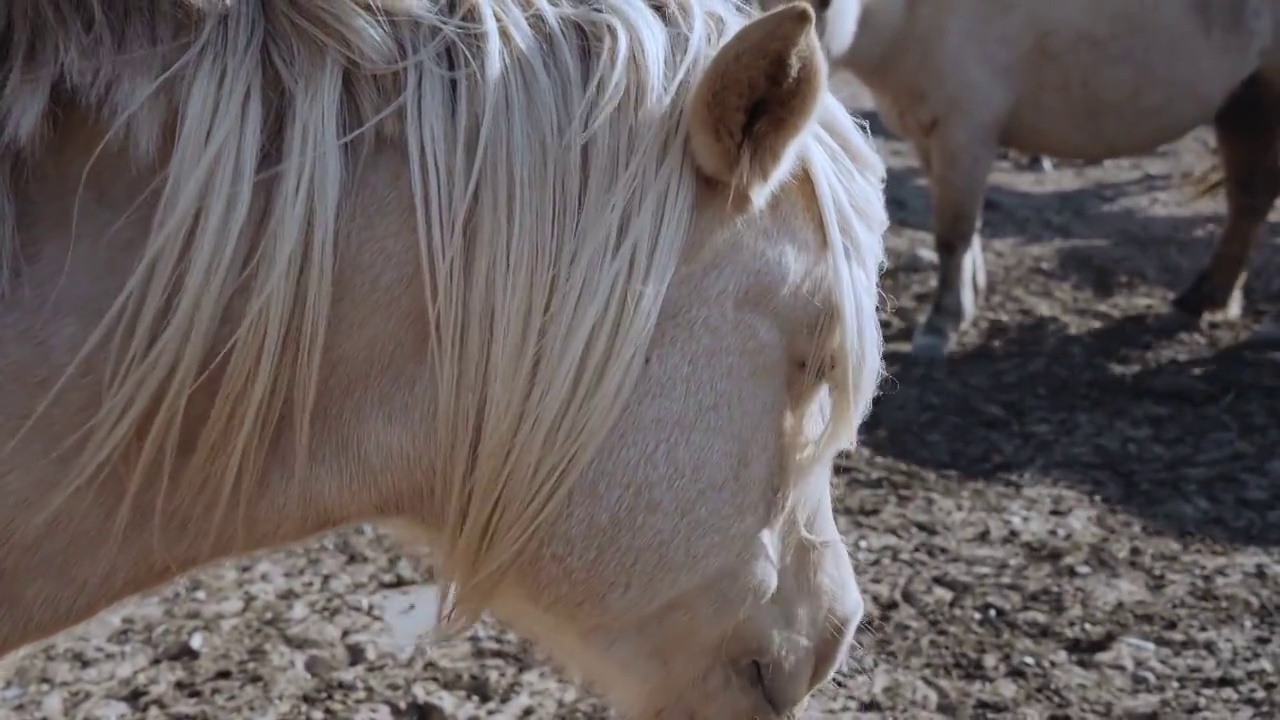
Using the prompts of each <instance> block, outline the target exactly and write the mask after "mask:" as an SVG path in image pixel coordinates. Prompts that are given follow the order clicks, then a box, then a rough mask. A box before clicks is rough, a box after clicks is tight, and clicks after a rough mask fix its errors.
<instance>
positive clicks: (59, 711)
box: [40, 690, 67, 720]
mask: <svg viewBox="0 0 1280 720" xmlns="http://www.w3.org/2000/svg"><path fill="white" fill-rule="evenodd" d="M62 695H63V693H62V691H61V690H50V691H49V693H48V694H46V695H45V696H44V699H43V700H41V701H40V713H41V715H43V716H44V718H45V720H61V719H62V718H64V717H66V716H67V708H66V701H64V700H63V699H62Z"/></svg>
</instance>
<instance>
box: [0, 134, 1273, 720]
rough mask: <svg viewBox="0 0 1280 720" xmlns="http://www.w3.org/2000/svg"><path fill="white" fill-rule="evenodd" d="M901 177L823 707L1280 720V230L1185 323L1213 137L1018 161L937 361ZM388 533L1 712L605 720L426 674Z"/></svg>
mask: <svg viewBox="0 0 1280 720" xmlns="http://www.w3.org/2000/svg"><path fill="white" fill-rule="evenodd" d="M880 142H881V147H882V148H883V150H884V152H885V154H886V156H887V158H888V159H889V162H890V164H891V167H892V174H891V177H890V181H889V193H890V209H891V212H892V215H893V220H894V223H895V226H894V228H893V230H892V232H891V235H890V237H889V243H890V248H889V253H890V259H891V267H890V269H889V270H888V271H887V273H886V275H885V278H884V289H885V292H886V294H887V295H888V297H889V298H890V299H891V302H890V304H889V307H888V308H886V311H885V313H884V315H883V322H884V325H885V328H886V333H887V338H888V341H889V352H888V358H887V360H888V368H889V371H890V374H891V379H890V380H889V381H887V382H886V385H885V394H884V395H883V396H882V397H881V398H880V399H879V400H878V403H877V407H876V409H875V412H874V415H873V416H872V418H871V419H870V421H869V424H868V426H867V427H866V430H865V433H864V447H862V448H861V449H860V450H859V451H858V452H857V453H856V455H855V456H854V457H853V458H851V459H850V462H849V463H848V465H849V467H848V468H847V470H846V472H845V473H844V474H843V476H842V477H841V479H840V481H839V494H838V504H839V505H838V510H839V512H840V514H841V519H842V522H843V525H844V527H843V529H844V530H845V532H846V533H847V535H846V537H847V538H848V541H849V543H850V548H851V549H852V551H853V552H854V555H855V559H856V564H857V568H858V571H859V574H860V576H861V578H862V582H863V586H864V590H865V592H866V595H867V597H868V601H869V604H870V612H869V619H868V623H867V627H866V628H865V629H864V631H863V633H862V635H861V637H862V642H863V645H864V651H863V652H861V653H860V654H859V655H858V657H856V658H854V661H853V662H852V663H851V665H850V667H849V669H848V671H847V672H846V673H845V674H842V675H841V676H839V677H838V678H837V680H836V681H835V682H834V683H832V684H831V685H830V686H829V687H827V688H825V689H824V690H823V692H822V694H821V696H820V697H819V698H817V701H816V702H815V704H814V707H813V710H814V711H815V712H816V713H817V714H818V715H819V716H820V717H866V718H911V719H915V718H928V717H948V718H950V717H970V718H995V717H1008V718H1046V719H1047V718H1083V717H1106V718H1117V717H1131V718H1157V717H1159V718H1172V717H1206V718H1249V717H1256V718H1276V717H1280V455H1278V454H1277V452H1276V450H1275V448H1276V446H1277V442H1280V354H1275V353H1273V354H1268V353H1266V352H1262V351H1247V350H1241V349H1239V348H1235V347H1233V346H1234V345H1235V344H1236V343H1237V342H1238V341H1240V340H1242V339H1244V338H1245V337H1246V335H1247V333H1248V331H1249V330H1250V329H1251V328H1252V327H1254V326H1255V325H1256V323H1257V321H1258V319H1259V317H1260V316H1261V314H1262V313H1263V311H1264V310H1266V309H1273V310H1274V309H1278V307H1277V306H1280V274H1278V273H1277V271H1278V270H1280V263H1278V260H1280V249H1278V248H1277V245H1276V242H1275V235H1276V232H1275V228H1274V227H1273V228H1271V237H1270V238H1269V240H1268V245H1267V246H1266V247H1265V248H1263V249H1262V250H1261V251H1260V253H1259V255H1258V256H1257V258H1256V259H1255V262H1254V266H1253V267H1254V277H1255V280H1254V282H1253V284H1252V286H1251V288H1250V293H1249V307H1248V310H1247V313H1248V317H1247V318H1246V319H1245V320H1243V321H1240V322H1229V323H1218V324H1214V325H1211V326H1209V327H1208V328H1206V329H1205V330H1203V331H1197V332H1191V333H1183V334H1180V335H1172V334H1169V333H1168V332H1166V331H1164V330H1162V329H1161V327H1162V326H1161V325H1160V324H1158V323H1156V322H1155V319H1156V318H1157V317H1158V316H1159V315H1160V313H1162V312H1163V311H1164V309H1165V308H1166V307H1167V305H1166V304H1167V302H1168V300H1169V298H1170V297H1171V296H1172V294H1173V293H1174V292H1176V291H1178V290H1180V289H1181V287H1182V286H1183V284H1184V283H1186V282H1188V281H1189V280H1190V279H1191V277H1192V276H1193V274H1194V272H1195V271H1196V270H1197V269H1198V268H1199V266H1200V263H1202V262H1203V261H1204V259H1205V258H1206V257H1207V255H1208V253H1209V252H1210V249H1211V247H1212V243H1213V239H1214V237H1215V233H1216V231H1217V228H1218V227H1219V223H1220V220H1221V203H1222V200H1221V198H1220V197H1215V198H1209V199H1205V200H1201V201H1198V202H1194V203H1193V202H1190V201H1189V194H1188V192H1187V190H1186V188H1185V186H1184V185H1183V183H1184V181H1185V179H1186V178H1187V177H1188V176H1189V175H1190V174H1191V173H1193V172H1195V171H1197V170H1199V169H1200V168H1201V167H1203V163H1205V162H1207V161H1209V160H1210V159H1211V157H1212V139H1211V136H1210V135H1209V134H1208V133H1207V132H1206V131H1204V130H1201V131H1198V132H1196V133H1195V134H1193V135H1192V136H1190V137H1188V138H1186V139H1184V140H1183V141H1181V142H1179V143H1176V144H1173V145H1170V146H1167V147H1164V148H1161V149H1160V150H1159V151H1158V152H1156V153H1154V154H1152V155H1149V156H1145V157H1140V158H1130V159H1121V160H1115V161H1111V162H1106V163H1102V164H1097V165H1092V166H1085V165H1081V164H1078V163H1069V162H1060V163H1058V165H1057V167H1056V169H1054V170H1052V171H1047V172H1046V171H1043V170H1041V169H1039V168H1030V167H1028V166H1027V163H1025V162H1024V161H1022V160H1020V159H1019V160H1008V159H1006V160H1002V161H1001V162H1000V164H999V166H998V168H997V170H996V172H995V174H994V175H993V177H992V184H991V190H990V194H989V199H988V201H987V207H986V227H985V236H986V249H987V257H988V267H989V271H990V276H991V281H992V287H991V288H990V293H989V296H988V299H987V302H986V304H985V307H984V309H983V312H982V315H981V318H980V320H979V321H978V323H977V324H976V326H975V327H974V328H973V330H972V331H970V332H968V333H967V334H966V335H965V336H964V338H963V340H962V343H961V346H960V348H959V349H958V350H957V352H956V353H955V355H954V357H952V359H951V360H950V361H949V362H948V363H947V364H946V365H945V366H939V365H936V364H922V363H915V362H912V361H910V359H909V358H908V357H907V356H906V354H905V350H906V348H907V345H908V343H909V339H910V331H911V327H912V324H913V322H914V318H915V317H916V316H917V315H918V314H919V313H921V312H922V311H923V309H924V304H925V302H926V298H927V296H928V292H929V289H930V287H931V286H932V283H933V276H932V269H931V266H930V258H929V255H928V253H927V252H922V251H921V248H928V247H929V245H930V241H929V235H928V227H929V220H928V217H929V216H928V206H929V200H928V193H927V191H926V188H925V185H924V184H923V181H922V179H921V177H920V174H919V169H918V166H917V165H916V164H915V162H914V160H913V158H912V157H911V155H910V153H909V151H908V149H907V148H906V147H905V146H904V145H903V144H902V143H901V142H898V141H896V140H894V139H892V138H888V137H886V136H885V135H884V134H883V132H880ZM428 579H429V578H426V577H424V576H423V575H422V574H421V573H420V572H419V571H418V570H416V569H415V566H414V565H413V564H412V563H410V562H409V561H408V560H406V559H405V558H403V557H402V556H400V555H398V554H397V553H396V552H395V551H393V550H392V549H391V548H390V546H389V545H388V544H387V543H386V542H385V541H384V539H383V538H382V537H380V536H379V535H377V534H375V533H373V532H371V531H369V530H368V529H366V528H357V529H354V530H351V531H347V532H343V533H339V534H335V535H333V536H331V537H327V538H325V539H323V540H322V541H318V542H315V543H313V544H310V545H308V546H306V547H300V548H296V549H292V550H288V551H283V552H277V553H273V554H270V555H265V556H262V557H258V558H252V559H246V560H243V561H240V562H236V563H230V564H226V565H222V566H219V567H216V568H211V569H208V570H206V571H204V572H201V573H199V574H198V575H195V576H193V577H191V578H189V579H187V580H186V581H184V582H181V583H178V584H175V585H174V586H172V587H169V588H166V589H164V590H163V591H161V592H158V593H156V594H154V595H151V596H148V597H145V598H142V599H140V600H137V601H134V602H131V603H127V604H125V605H122V606H121V607H120V608H119V609H118V610H116V611H115V612H113V613H112V614H110V615H108V616H105V617H103V618H101V619H99V620H97V621H95V622H92V623H90V624H89V625H86V626H84V627H82V628H79V629H77V630H75V631H74V632H71V633H69V634H67V635H65V636H63V637H61V638H58V639H56V640H55V641H54V642H51V643H49V644H47V645H45V646H42V647H37V648H34V649H32V650H31V651H30V652H28V653H26V654H25V655H23V656H21V657H19V658H17V659H16V660H15V661H13V662H12V663H11V667H10V668H8V669H5V670H0V718H3V719H8V718H15V719H17V718H21V719H22V720H27V719H29V718H31V719H34V718H48V719H50V720H54V719H56V718H68V719H69V720H82V719H83V720H108V719H115V720H120V719H123V718H157V719H158V718H174V719H177V720H183V719H186V720H194V719H196V718H201V719H205V718H208V719H210V720H212V719H214V718H218V719H233V718H234V719H245V720H247V719H253V720H259V719H275V718H278V719H280V720H286V719H293V718H298V719H311V718H316V719H319V718H357V719H359V720H426V719H432V720H436V719H440V718H473V717H495V718H526V717H527V718H552V717H556V718H595V717H607V715H605V714H604V713H603V711H602V710H601V707H600V706H599V705H598V704H597V703H596V702H594V701H593V700H592V699H591V698H590V697H588V696H586V695H585V694H584V693H582V692H580V691H578V690H576V689H574V687H573V686H571V685H569V684H566V683H564V682H562V681H561V680H560V679H559V676H558V675H557V674H556V673H555V672H553V671H551V670H549V669H548V668H547V666H546V665H545V664H543V662H542V661H541V660H540V659H539V656H538V655H537V653H536V652H534V651H533V650H532V649H531V648H530V647H528V646H527V645H526V644H523V643H521V642H520V641H518V640H517V639H516V638H514V637H513V636H512V635H510V634H509V633H507V632H505V631H503V630H501V629H499V628H496V627H494V626H490V625H483V626H480V627H477V628H475V629H474V630H473V631H471V632H470V633H469V635H468V636H467V637H465V638H463V639H461V640H459V641H455V642H450V643H446V644H443V645H437V646H434V647H431V648H430V649H427V650H421V651H419V652H417V653H415V654H412V655H407V656H404V655H398V654H397V653H396V651H395V650H394V649H392V648H390V647H389V646H388V644H387V642H386V638H387V632H386V630H385V629H384V628H383V626H382V624H381V622H380V621H379V619H378V617H377V615H378V614H379V607H378V603H377V601H376V598H377V597H379V593H381V592H384V591H385V590H387V589H388V588H396V587H401V586H405V585H409V584H413V583H417V582H422V581H425V580H428Z"/></svg>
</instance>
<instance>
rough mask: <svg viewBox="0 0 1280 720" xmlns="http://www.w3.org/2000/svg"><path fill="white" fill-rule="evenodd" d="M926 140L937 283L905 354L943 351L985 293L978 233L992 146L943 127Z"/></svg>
mask: <svg viewBox="0 0 1280 720" xmlns="http://www.w3.org/2000/svg"><path fill="white" fill-rule="evenodd" d="M927 142H928V147H926V148H922V150H923V152H920V153H919V154H920V155H921V156H923V157H927V158H928V162H927V163H926V165H927V167H926V171H927V172H928V174H929V185H930V189H931V190H932V192H933V242H934V247H935V249H936V250H937V252H938V283H937V287H936V289H935V290H934V298H933V305H932V307H931V308H930V310H929V314H928V316H927V317H926V318H925V320H924V322H923V323H922V324H921V325H920V327H918V328H917V329H916V332H915V337H914V338H912V341H911V352H912V354H914V355H916V356H919V357H933V358H937V357H942V356H944V355H946V353H947V350H949V349H950V347H951V343H952V340H953V338H954V335H955V334H956V333H957V332H958V331H960V330H961V329H963V328H964V327H965V326H966V325H967V324H968V323H969V321H970V320H972V319H973V316H974V315H975V314H977V311H978V303H979V302H981V300H982V296H983V294H984V293H985V292H986V287H987V268H986V261H985V259H984V258H983V256H982V239H981V237H980V236H979V231H980V229H981V226H982V199H983V195H984V194H985V192H986V186H987V175H988V173H990V171H991V165H992V163H994V162H995V155H996V147H995V144H994V143H984V142H981V141H975V140H974V137H973V136H971V135H965V136H960V135H957V134H955V133H947V132H945V131H944V129H943V128H938V129H937V131H935V132H934V134H933V136H932V137H930V138H929V140H928V141H927Z"/></svg>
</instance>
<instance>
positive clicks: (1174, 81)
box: [1001, 0, 1266, 161]
mask: <svg viewBox="0 0 1280 720" xmlns="http://www.w3.org/2000/svg"><path fill="white" fill-rule="evenodd" d="M1170 1H1171V0H1163V2H1166V3H1169V2H1170ZM1219 1H1220V2H1231V0H1219ZM1125 4H1127V3H1121V4H1120V5H1125ZM1133 5H1135V6H1139V5H1142V3H1137V2H1135V3H1133ZM1187 7H1188V6H1187V5H1186V4H1185V3H1183V4H1182V8H1178V6H1177V4H1176V3H1175V4H1170V5H1166V6H1165V12H1164V13H1163V14H1162V13H1160V12H1158V11H1156V10H1154V9H1150V8H1149V9H1147V10H1146V14H1145V15H1144V14H1143V13H1141V12H1137V11H1140V10H1142V8H1140V7H1134V8H1132V11H1131V12H1122V11H1115V12H1113V13H1112V15H1113V17H1111V18H1109V19H1110V20H1112V21H1113V22H1114V24H1112V25H1107V26H1101V25H1099V26H1094V27H1092V28H1084V27H1074V28H1072V27H1066V28H1063V30H1062V31H1058V32H1044V33H1042V34H1041V35H1040V36H1039V38H1038V40H1039V41H1038V42H1036V43H1034V44H1032V46H1031V47H1030V49H1029V51H1028V54H1027V57H1025V58H1024V63H1023V64H1022V66H1021V67H1020V68H1019V71H1018V76H1019V84H1018V88H1019V89H1018V92H1017V93H1016V95H1015V97H1014V102H1013V105H1012V107H1011V110H1010V112H1009V114H1008V116H1007V120H1006V123H1005V125H1004V127H1003V128H1002V134H1001V140H1002V142H1003V143H1004V144H1006V145H1009V146H1011V147H1014V148H1017V149H1020V150H1024V151H1027V152H1037V153H1043V154H1048V155H1052V156H1056V157H1063V158H1074V159H1079V160H1087V161H1096V160H1104V159H1107V158H1110V157H1117V156H1121V155H1132V154H1139V153H1145V152H1149V151H1151V150H1154V149H1155V148H1156V147H1158V146H1159V145H1162V144H1165V143H1168V142H1172V141H1174V140H1177V139H1178V138H1179V137H1181V136H1182V135H1185V134H1186V133H1187V132H1189V131H1190V130H1192V129H1194V128H1195V127H1197V126H1199V125H1202V124H1204V123H1207V122H1210V121H1211V120H1212V118H1213V115H1214V113H1215V112H1216V111H1217V109H1218V108H1219V107H1220V106H1221V105H1222V103H1223V102H1224V101H1225V100H1226V98H1227V96H1228V95H1230V93H1231V92H1232V90H1234V89H1235V87H1236V86H1237V85H1239V84H1240V82H1242V81H1243V80H1244V79H1245V78H1246V77H1248V76H1249V75H1250V74H1252V73H1254V72H1256V71H1258V69H1259V63H1260V62H1261V58H1262V56H1263V52H1264V50H1265V46H1264V39H1265V37H1266V34H1265V33H1263V32H1262V29H1261V28H1250V27H1249V26H1247V25H1241V26H1238V27H1234V28H1232V27H1227V28H1221V27H1220V28H1216V29H1214V30H1213V31H1208V30H1206V29H1205V27H1204V26H1203V23H1201V22H1199V21H1198V20H1196V19H1195V18H1193V17H1192V13H1190V12H1189V11H1188V10H1186V8H1187ZM1107 14H1108V13H1106V12H1102V13H1101V15H1100V18H1105V17H1106V16H1107Z"/></svg>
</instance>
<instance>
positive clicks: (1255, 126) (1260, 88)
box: [1173, 76, 1280, 318]
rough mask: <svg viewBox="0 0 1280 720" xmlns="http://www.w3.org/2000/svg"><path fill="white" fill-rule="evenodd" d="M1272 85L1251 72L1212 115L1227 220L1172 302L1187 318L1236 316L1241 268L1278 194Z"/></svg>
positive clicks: (1279, 147) (1279, 132) (1279, 151)
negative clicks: (1208, 253)
mask: <svg viewBox="0 0 1280 720" xmlns="http://www.w3.org/2000/svg"><path fill="white" fill-rule="evenodd" d="M1276 92H1277V91H1276V89H1275V88H1272V87H1269V86H1267V85H1266V84H1265V82H1264V81H1263V80H1262V79H1261V78H1259V77H1257V76H1253V77H1250V78H1249V79H1247V80H1245V81H1244V82H1243V83H1242V84H1241V85H1240V87H1239V88H1238V89H1236V91H1235V92H1234V93H1232V94H1231V96H1230V97H1229V98H1228V99H1227V102H1226V103H1224V104H1223V106H1222V108H1221V109H1219V110H1218V113H1217V115H1216V116H1215V117H1214V120H1213V124H1214V130H1215V131H1216V133H1217V139H1218V154H1219V157H1220V158H1221V161H1222V167H1223V174H1224V176H1225V184H1226V195H1227V219H1226V223H1225V225H1224V226H1223V229H1222V234H1221V236H1220V237H1219V238H1218V245H1217V247H1216V248H1215V249H1214V252H1213V256H1212V257H1211V258H1210V260H1209V264H1208V265H1207V266H1206V267H1205V268H1204V269H1203V270H1201V271H1200V274H1199V275H1197V276H1196V279H1195V280H1194V281H1193V282H1192V283H1191V285H1190V286H1189V287H1188V288H1187V289H1186V290H1184V291H1183V292H1182V294H1181V295H1179V296H1178V297H1177V298H1175V299H1174V301H1173V307H1174V308H1175V309H1176V310H1177V311H1178V312H1180V313H1182V314H1184V315H1187V316H1190V317H1191V318H1200V317H1202V316H1204V315H1206V314H1209V313H1215V314H1221V315H1223V316H1225V317H1228V318H1238V317H1239V316H1240V313H1241V310H1242V309H1243V287H1244V283H1245V278H1246V277H1247V275H1248V273H1247V272H1246V270H1245V268H1246V266H1247V265H1248V263H1249V256H1250V255H1251V254H1252V253H1253V247H1254V245H1255V244H1256V243H1257V241H1258V236H1259V235H1261V234H1262V228H1263V224H1264V223H1265V222H1266V220H1267V213H1269V212H1270V211H1271V206H1272V205H1273V204H1274V203H1275V200H1276V196H1277V195H1280V126H1278V125H1277V119H1278V118H1277V103H1276Z"/></svg>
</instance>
